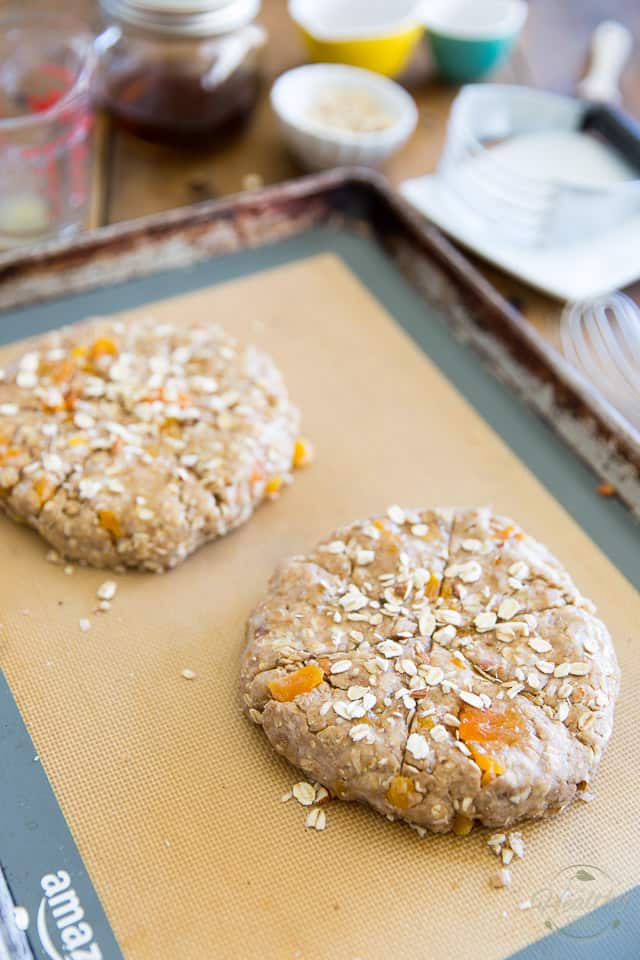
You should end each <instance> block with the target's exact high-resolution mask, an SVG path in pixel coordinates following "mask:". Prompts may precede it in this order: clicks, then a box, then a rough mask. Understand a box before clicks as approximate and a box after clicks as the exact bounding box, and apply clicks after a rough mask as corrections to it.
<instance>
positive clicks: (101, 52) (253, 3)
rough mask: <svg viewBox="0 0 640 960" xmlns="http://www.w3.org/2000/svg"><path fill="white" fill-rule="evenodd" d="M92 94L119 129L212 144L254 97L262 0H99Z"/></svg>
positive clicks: (242, 117) (180, 142)
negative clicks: (102, 25)
mask: <svg viewBox="0 0 640 960" xmlns="http://www.w3.org/2000/svg"><path fill="white" fill-rule="evenodd" d="M100 6H101V8H102V11H103V13H104V15H105V17H106V18H107V21H108V24H109V25H108V26H107V29H106V30H105V31H104V32H103V33H102V35H101V36H100V37H98V40H97V49H98V65H97V68H96V71H95V75H94V79H93V97H94V101H95V103H96V104H97V106H99V107H101V108H102V109H104V110H106V111H107V112H108V113H109V114H110V115H111V117H112V118H113V120H114V121H115V122H116V123H117V124H118V125H119V126H121V127H123V128H124V129H126V130H128V131H130V132H131V133H133V134H135V135H136V136H139V137H142V138H143V139H145V140H151V141H154V142H157V143H165V144H168V145H171V146H186V147H210V146H211V145H212V144H215V142H216V141H217V140H218V139H220V138H221V137H222V136H223V135H224V134H226V133H229V132H230V131H232V130H233V129H235V128H238V127H240V126H241V125H242V124H243V123H244V122H245V121H246V120H247V119H248V117H249V116H250V114H251V113H252V111H253V108H254V106H255V104H256V100H257V97H258V92H259V87H260V72H259V60H260V52H261V49H262V47H263V46H264V44H265V39H266V34H265V32H264V30H263V29H262V27H259V26H257V25H256V24H255V23H254V22H253V21H254V19H255V17H256V16H257V14H258V12H259V9H260V0H100Z"/></svg>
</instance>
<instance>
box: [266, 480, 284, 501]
mask: <svg viewBox="0 0 640 960" xmlns="http://www.w3.org/2000/svg"><path fill="white" fill-rule="evenodd" d="M282 482H283V481H282V477H281V476H280V474H276V476H275V477H269V479H268V480H267V482H266V484H265V488H264V492H265V493H266V495H267V496H268V497H274V496H275V495H276V493H279V492H280V488H281V487H282Z"/></svg>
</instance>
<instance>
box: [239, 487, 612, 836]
mask: <svg viewBox="0 0 640 960" xmlns="http://www.w3.org/2000/svg"><path fill="white" fill-rule="evenodd" d="M618 685H619V670H618V665H617V661H616V655H615V651H614V648H613V644H612V642H611V638H610V636H609V633H608V632H607V629H606V627H605V626H604V624H603V623H602V622H601V621H600V620H599V619H597V617H596V616H595V615H594V607H593V604H592V603H591V601H589V600H587V599H586V598H584V597H583V596H581V594H580V593H579V591H578V589H577V588H576V586H575V584H574V583H573V581H572V579H571V577H570V576H569V574H568V573H567V572H566V571H565V570H564V569H563V567H562V566H561V565H560V563H559V562H558V561H557V560H556V559H555V558H554V557H553V556H552V555H551V554H550V553H549V551H548V550H547V549H546V548H545V547H544V546H542V545H541V544H540V543H538V542H536V541H535V540H534V539H533V538H531V537H530V536H528V535H527V534H525V533H524V532H523V531H521V530H520V528H519V527H518V526H517V525H516V524H515V523H513V522H512V521H510V520H508V519H506V518H504V517H499V516H495V515H494V514H493V513H492V512H491V511H490V510H489V509H486V508H482V509H460V510H450V509H440V510H403V509H401V508H400V507H397V506H396V507H391V508H390V509H389V511H388V513H387V514H386V515H385V516H383V517H379V518H377V519H374V520H365V521H362V522H358V523H354V524H353V525H351V526H349V527H344V528H342V529H340V530H338V531H337V532H336V533H334V534H333V535H332V536H331V537H330V538H329V539H327V540H325V541H323V542H322V543H320V544H319V545H318V546H317V547H316V548H315V550H313V551H312V552H311V553H310V554H308V555H307V556H300V557H293V558H292V559H291V560H289V561H288V562H287V563H285V564H283V565H282V566H281V567H280V568H279V569H278V570H277V571H276V573H275V574H274V576H273V577H272V579H271V582H270V586H269V592H268V594H267V596H266V597H265V598H264V599H263V600H262V602H261V603H260V604H259V605H258V607H257V608H256V609H255V611H254V612H253V614H252V616H251V618H250V620H249V623H248V628H247V649H246V652H245V656H244V660H243V665H242V672H241V690H242V694H243V698H244V703H245V705H246V709H247V711H248V713H249V715H250V716H251V718H252V719H253V720H254V721H255V722H256V723H258V724H261V725H262V728H263V730H264V732H265V733H266V735H267V737H268V739H269V740H270V741H271V743H272V745H273V746H274V747H275V749H276V750H277V751H278V753H281V754H282V755H283V756H285V757H286V758H287V759H288V760H290V761H291V762H292V763H293V764H295V765H296V766H298V767H301V768H302V769H303V770H304V771H305V773H306V774H307V775H308V776H309V777H310V778H312V779H314V780H317V781H319V782H321V783H322V784H324V785H325V786H326V787H327V788H328V789H329V790H330V791H331V792H332V793H333V794H334V795H336V796H338V797H341V798H343V799H345V800H358V801H362V802H366V803H369V804H370V805H371V806H372V807H374V808H375V809H376V810H378V811H380V812H381V813H383V814H386V815H388V816H390V817H392V818H401V819H404V820H407V821H409V822H411V823H413V824H417V825H419V826H421V827H427V828H428V829H430V830H433V831H436V832H446V831H449V830H454V831H455V832H456V833H459V834H464V833H467V832H468V831H469V830H470V829H471V827H472V825H473V823H474V822H479V823H481V824H484V825H486V826H490V827H498V826H508V825H510V824H512V823H515V822H516V821H519V820H522V819H525V818H529V817H541V816H545V815H548V814H551V813H556V812H558V811H559V810H561V809H563V808H564V807H566V806H567V804H569V803H571V801H572V800H574V799H575V797H576V796H577V795H578V794H579V792H580V791H583V790H586V788H587V786H588V784H589V781H590V780H591V778H592V777H593V775H594V773H595V771H596V769H597V767H598V764H599V762H600V759H601V756H602V751H603V749H604V747H605V745H606V743H607V741H608V740H609V737H610V735H611V730H612V725H613V711H614V701H615V698H616V695H617V691H618Z"/></svg>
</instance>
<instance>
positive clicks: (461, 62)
mask: <svg viewBox="0 0 640 960" xmlns="http://www.w3.org/2000/svg"><path fill="white" fill-rule="evenodd" d="M526 19H527V4H526V3H525V2H524V0H447V2H446V5H445V4H439V3H438V2H435V3H431V4H429V3H428V4H427V6H426V16H425V23H426V27H427V41H428V43H429V45H430V47H431V53H432V56H433V60H434V63H435V65H436V67H437V69H438V72H439V73H440V75H441V76H443V77H445V78H446V79H447V80H453V81H455V82H456V83H468V82H470V81H473V80H479V79H480V78H481V77H484V76H486V75H487V74H488V73H491V71H492V70H495V69H496V68H497V67H499V66H500V64H501V63H504V61H505V60H506V59H507V58H508V56H509V54H510V53H511V50H512V49H513V46H514V44H515V42H516V40H517V39H518V36H519V35H520V31H521V30H522V27H523V26H524V23H525V20H526Z"/></svg>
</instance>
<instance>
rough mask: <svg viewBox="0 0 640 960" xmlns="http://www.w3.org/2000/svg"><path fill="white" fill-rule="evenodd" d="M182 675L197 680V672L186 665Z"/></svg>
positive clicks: (181, 672)
mask: <svg viewBox="0 0 640 960" xmlns="http://www.w3.org/2000/svg"><path fill="white" fill-rule="evenodd" d="M180 676H182V677H184V678H185V680H195V678H196V672H195V670H191V669H190V668H189V667H185V668H184V670H181V671H180Z"/></svg>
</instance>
